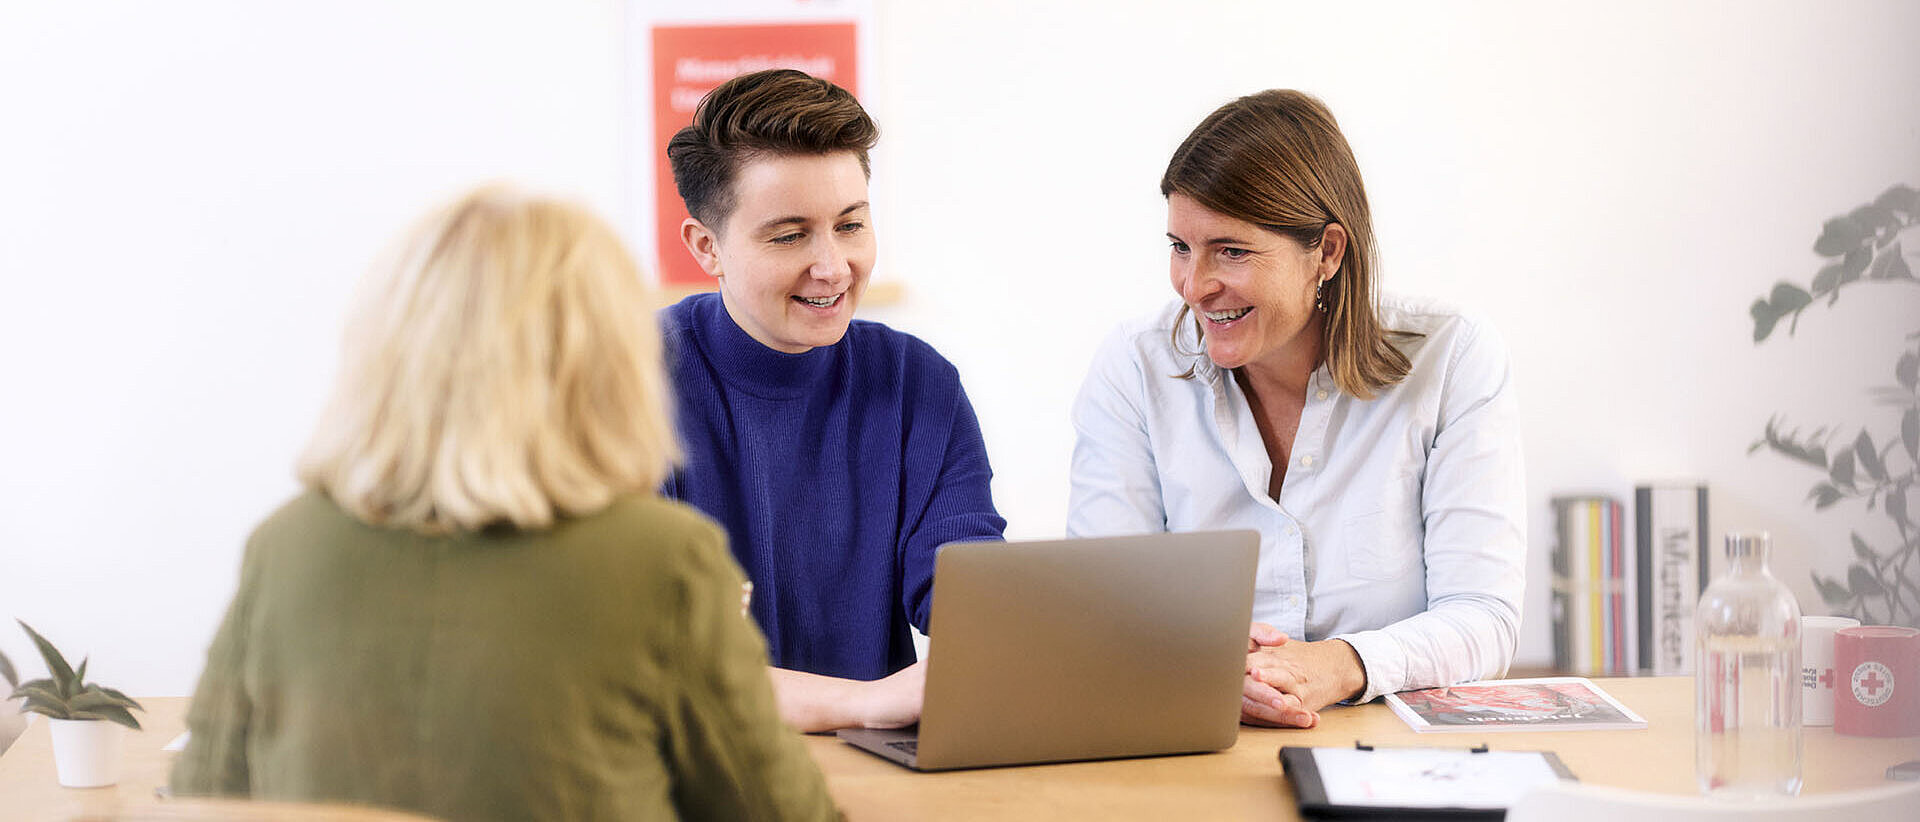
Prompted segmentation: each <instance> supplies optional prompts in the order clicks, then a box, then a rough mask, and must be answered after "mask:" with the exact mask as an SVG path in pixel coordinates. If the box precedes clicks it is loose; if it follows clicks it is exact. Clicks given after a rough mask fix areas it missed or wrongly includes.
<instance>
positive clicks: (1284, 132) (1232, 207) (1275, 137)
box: [1160, 89, 1411, 399]
mask: <svg viewBox="0 0 1920 822" xmlns="http://www.w3.org/2000/svg"><path fill="white" fill-rule="evenodd" d="M1176 191H1177V192H1179V193H1181V194H1183V195H1185V196H1188V197H1192V198H1193V199H1194V201H1195V202H1198V203H1199V204H1200V205H1202V206H1205V207H1206V208H1208V209H1209V210H1211V211H1215V212H1218V213H1221V214H1225V215H1227V216H1229V217H1233V218H1235V219H1239V220H1245V221H1247V222H1249V223H1253V224H1255V225H1259V226H1261V227H1263V228H1265V229H1267V230H1268V231H1271V232H1273V233H1275V234H1279V235H1281V236H1284V237H1288V238H1291V239H1292V240H1294V241H1295V242H1298V243H1300V244H1301V245H1304V246H1306V247H1307V248H1314V247H1316V246H1318V245H1319V244H1320V240H1321V238H1322V237H1323V236H1325V234H1326V230H1327V226H1328V225H1331V224H1334V223H1339V224H1340V226H1341V227H1342V228H1344V229H1346V233H1347V250H1346V254H1345V255H1344V257H1343V258H1342V259H1341V261H1340V269H1339V271H1337V272H1335V274H1334V277H1333V280H1332V281H1331V282H1329V283H1328V288H1327V290H1326V294H1325V297H1324V298H1325V300H1326V305H1327V318H1326V323H1325V324H1324V326H1323V327H1324V332H1323V333H1324V338H1323V339H1322V342H1323V343H1324V344H1325V347H1324V350H1325V351H1326V358H1327V369H1328V370H1329V371H1331V372H1332V374H1333V381H1334V384H1335V385H1337V386H1339V387H1340V390H1341V391H1343V392H1345V393H1348V394H1351V395H1353V396H1355V397H1359V398H1361V399H1372V398H1373V396H1374V394H1375V393H1376V392H1377V391H1379V390H1380V389H1382V388H1385V387H1387V386H1390V385H1393V384H1395V383H1398V382H1399V381H1400V380H1401V379H1403V378H1405V377H1406V375H1407V371H1408V369H1409V368H1410V367H1411V365H1410V363H1409V362H1408V361H1407V357H1406V355H1405V354H1403V353H1401V352H1400V350H1399V349H1397V348H1395V347H1394V346H1393V345H1392V344H1391V343H1390V342H1389V340H1388V337H1389V336H1390V335H1392V334H1398V333H1399V332H1388V331H1386V330H1385V329H1383V328H1381V325H1380V316H1379V312H1378V309H1377V308H1376V307H1375V300H1376V299H1377V296H1378V295H1377V293H1376V289H1375V285H1374V262H1375V259H1374V241H1373V217H1372V214H1371V212H1370V211H1369V210H1368V208H1367V189H1366V186H1365V185H1364V184H1363V183H1362V182H1361V180H1360V166H1359V164H1357V163H1355V162H1354V159H1353V149H1352V148H1350V147H1349V146H1348V145H1347V138H1346V137H1344V136H1342V135H1341V134H1340V126H1339V125H1338V124H1337V123H1335V122H1334V119H1333V112H1331V111H1328V110H1327V107H1326V104H1324V103H1321V102H1320V101H1319V100H1317V99H1315V98H1314V97H1312V96H1311V95H1308V94H1304V93H1301V92H1298V91H1292V90H1287V89H1271V90H1268V91H1262V92H1259V93H1257V94H1249V95H1247V96H1245V97H1242V98H1240V99H1238V100H1234V101H1233V102H1230V103H1228V104H1226V105H1224V106H1221V107H1220V108H1219V109H1217V110H1215V111H1214V112H1213V113H1212V114H1210V115H1208V116H1207V119H1205V120H1202V121H1200V125H1199V126H1196V127H1195V128H1194V130H1193V133H1192V134H1189V135H1187V139H1186V141H1184V142H1182V143H1181V144H1180V148H1179V149H1178V150H1176V151H1174V153H1173V159H1172V160H1169V161H1168V162H1167V172H1166V174H1164V175H1162V176H1161V178H1160V194H1161V196H1169V195H1171V194H1173V193H1174V192H1176ZM1188 313H1189V312H1188V310H1187V309H1186V308H1185V307H1184V306H1183V307H1182V309H1181V312H1180V316H1179V317H1178V318H1176V319H1175V321H1174V329H1173V334H1174V344H1175V345H1176V346H1178V340H1179V335H1180V326H1181V323H1182V322H1184V321H1185V319H1186V317H1187V315H1188ZM1194 333H1195V335H1196V336H1198V335H1201V334H1204V333H1205V330H1204V329H1203V328H1201V326H1200V323H1199V318H1197V317H1196V318H1195V319H1194Z"/></svg>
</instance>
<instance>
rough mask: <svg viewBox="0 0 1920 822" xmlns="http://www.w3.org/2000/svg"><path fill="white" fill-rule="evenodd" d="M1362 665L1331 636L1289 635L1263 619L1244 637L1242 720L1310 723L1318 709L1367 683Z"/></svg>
mask: <svg viewBox="0 0 1920 822" xmlns="http://www.w3.org/2000/svg"><path fill="white" fill-rule="evenodd" d="M1366 684H1367V678H1366V670H1365V668H1363V667H1362V666H1361V664H1360V655H1359V654H1357V653H1355V652H1354V650H1353V646H1351V645H1348V644H1347V643H1345V642H1343V641H1341V640H1337V639H1329V640H1322V641H1319V642H1305V641H1299V640H1292V639H1289V638H1288V637H1287V635H1286V634H1284V633H1281V632H1280V631H1279V630H1276V629H1275V628H1274V627H1273V626H1271V625H1267V624H1264V623H1259V622H1256V623H1253V626H1252V629H1251V630H1250V631H1249V632H1248V637H1247V677H1246V681H1245V682H1244V683H1243V684H1242V688H1241V694H1240V721H1241V722H1244V723H1246V724H1248V725H1264V726H1268V727H1275V728H1311V727H1313V726H1314V725H1315V724H1317V723H1318V722H1319V721H1320V714H1319V713H1318V711H1319V710H1320V709H1321V708H1324V707H1326V706H1328V705H1331V704H1333V703H1335V702H1339V701H1340V700H1343V699H1347V698H1349V697H1352V696H1353V695H1355V694H1358V693H1360V692H1361V691H1363V690H1365V689H1366Z"/></svg>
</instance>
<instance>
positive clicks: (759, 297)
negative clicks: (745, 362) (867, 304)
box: [681, 152, 875, 354]
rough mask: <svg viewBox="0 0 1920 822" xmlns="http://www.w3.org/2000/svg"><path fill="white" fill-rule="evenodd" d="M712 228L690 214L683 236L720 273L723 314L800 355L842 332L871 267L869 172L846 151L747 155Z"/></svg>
mask: <svg viewBox="0 0 1920 822" xmlns="http://www.w3.org/2000/svg"><path fill="white" fill-rule="evenodd" d="M733 202H735V203H736V204H737V205H736V206H735V207H734V209H733V211H732V213H730V214H728V215H727V217H726V221H725V225H724V226H722V227H721V229H720V230H719V231H718V232H715V231H713V230H711V229H710V228H708V227H707V226H706V225H704V224H702V223H700V221H698V220H695V219H691V218H689V219H688V220H687V221H686V222H685V223H683V224H682V225H681V239H682V240H684V241H685V242H686V245H687V249H688V250H689V251H691V252H693V256H694V259H695V260H697V261H698V262H699V263H700V267H701V268H703V269H705V270H706V272H707V273H708V274H709V275H711V276H713V277H716V278H718V279H719V280H720V299H721V301H722V302H723V303H724V304H725V305H726V308H727V315H728V316H730V317H732V318H733V321H734V322H735V323H736V324H738V325H739V326H740V328H741V330H744V331H746V332H747V334H748V335H749V336H751V337H753V338H754V339H755V340H758V341H759V342H760V344H762V345H765V346H766V347H768V348H771V349H774V350H776V351H784V352H786V353H789V354H799V353H802V352H805V351H807V350H809V349H812V348H816V347H819V346H823V345H832V344H834V343H837V342H839V341H840V338H841V337H843V336H845V335H846V333H847V324H848V323H849V322H851V321H852V320H853V311H854V308H855V307H856V306H858V305H859V302H860V295H861V294H862V293H863V292H865V290H866V287H867V275H868V274H869V273H870V272H871V271H872V269H873V259H874V253H875V252H874V237H873V227H872V225H871V218H870V216H869V214H868V208H867V176H866V173H865V171H863V170H862V169H861V167H860V158H859V157H858V156H857V155H855V154H853V153H852V152H839V153H834V154H822V155H811V154H774V155H767V156H763V157H759V158H757V159H754V160H750V161H748V162H747V163H746V164H744V165H742V166H741V167H740V170H739V173H738V176H737V177H736V178H735V180H734V183H733Z"/></svg>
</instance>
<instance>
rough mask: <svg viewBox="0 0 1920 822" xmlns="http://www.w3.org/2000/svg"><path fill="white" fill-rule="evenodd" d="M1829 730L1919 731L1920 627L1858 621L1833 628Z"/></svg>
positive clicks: (1903, 733) (1869, 732) (1860, 733)
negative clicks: (1918, 628) (1854, 623)
mask: <svg viewBox="0 0 1920 822" xmlns="http://www.w3.org/2000/svg"><path fill="white" fill-rule="evenodd" d="M1833 672H1834V679H1835V680H1836V681H1835V682H1834V688H1833V730H1834V732H1835V733H1842V734H1847V735H1849V736H1914V735H1920V631H1917V630H1914V629H1912V628H1901V627H1898V626H1894V625H1863V626H1860V627H1857V628H1841V629H1840V630H1838V631H1835V632H1834V633H1833Z"/></svg>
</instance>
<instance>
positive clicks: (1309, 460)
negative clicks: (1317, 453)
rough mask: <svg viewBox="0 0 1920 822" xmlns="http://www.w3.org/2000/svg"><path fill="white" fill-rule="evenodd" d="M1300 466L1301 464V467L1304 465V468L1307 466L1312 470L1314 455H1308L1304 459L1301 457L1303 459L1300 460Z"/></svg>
mask: <svg viewBox="0 0 1920 822" xmlns="http://www.w3.org/2000/svg"><path fill="white" fill-rule="evenodd" d="M1300 464H1301V465H1304V466H1306V467H1308V468H1312V467H1313V455H1312V454H1308V455H1306V456H1304V457H1301V458H1300Z"/></svg>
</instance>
